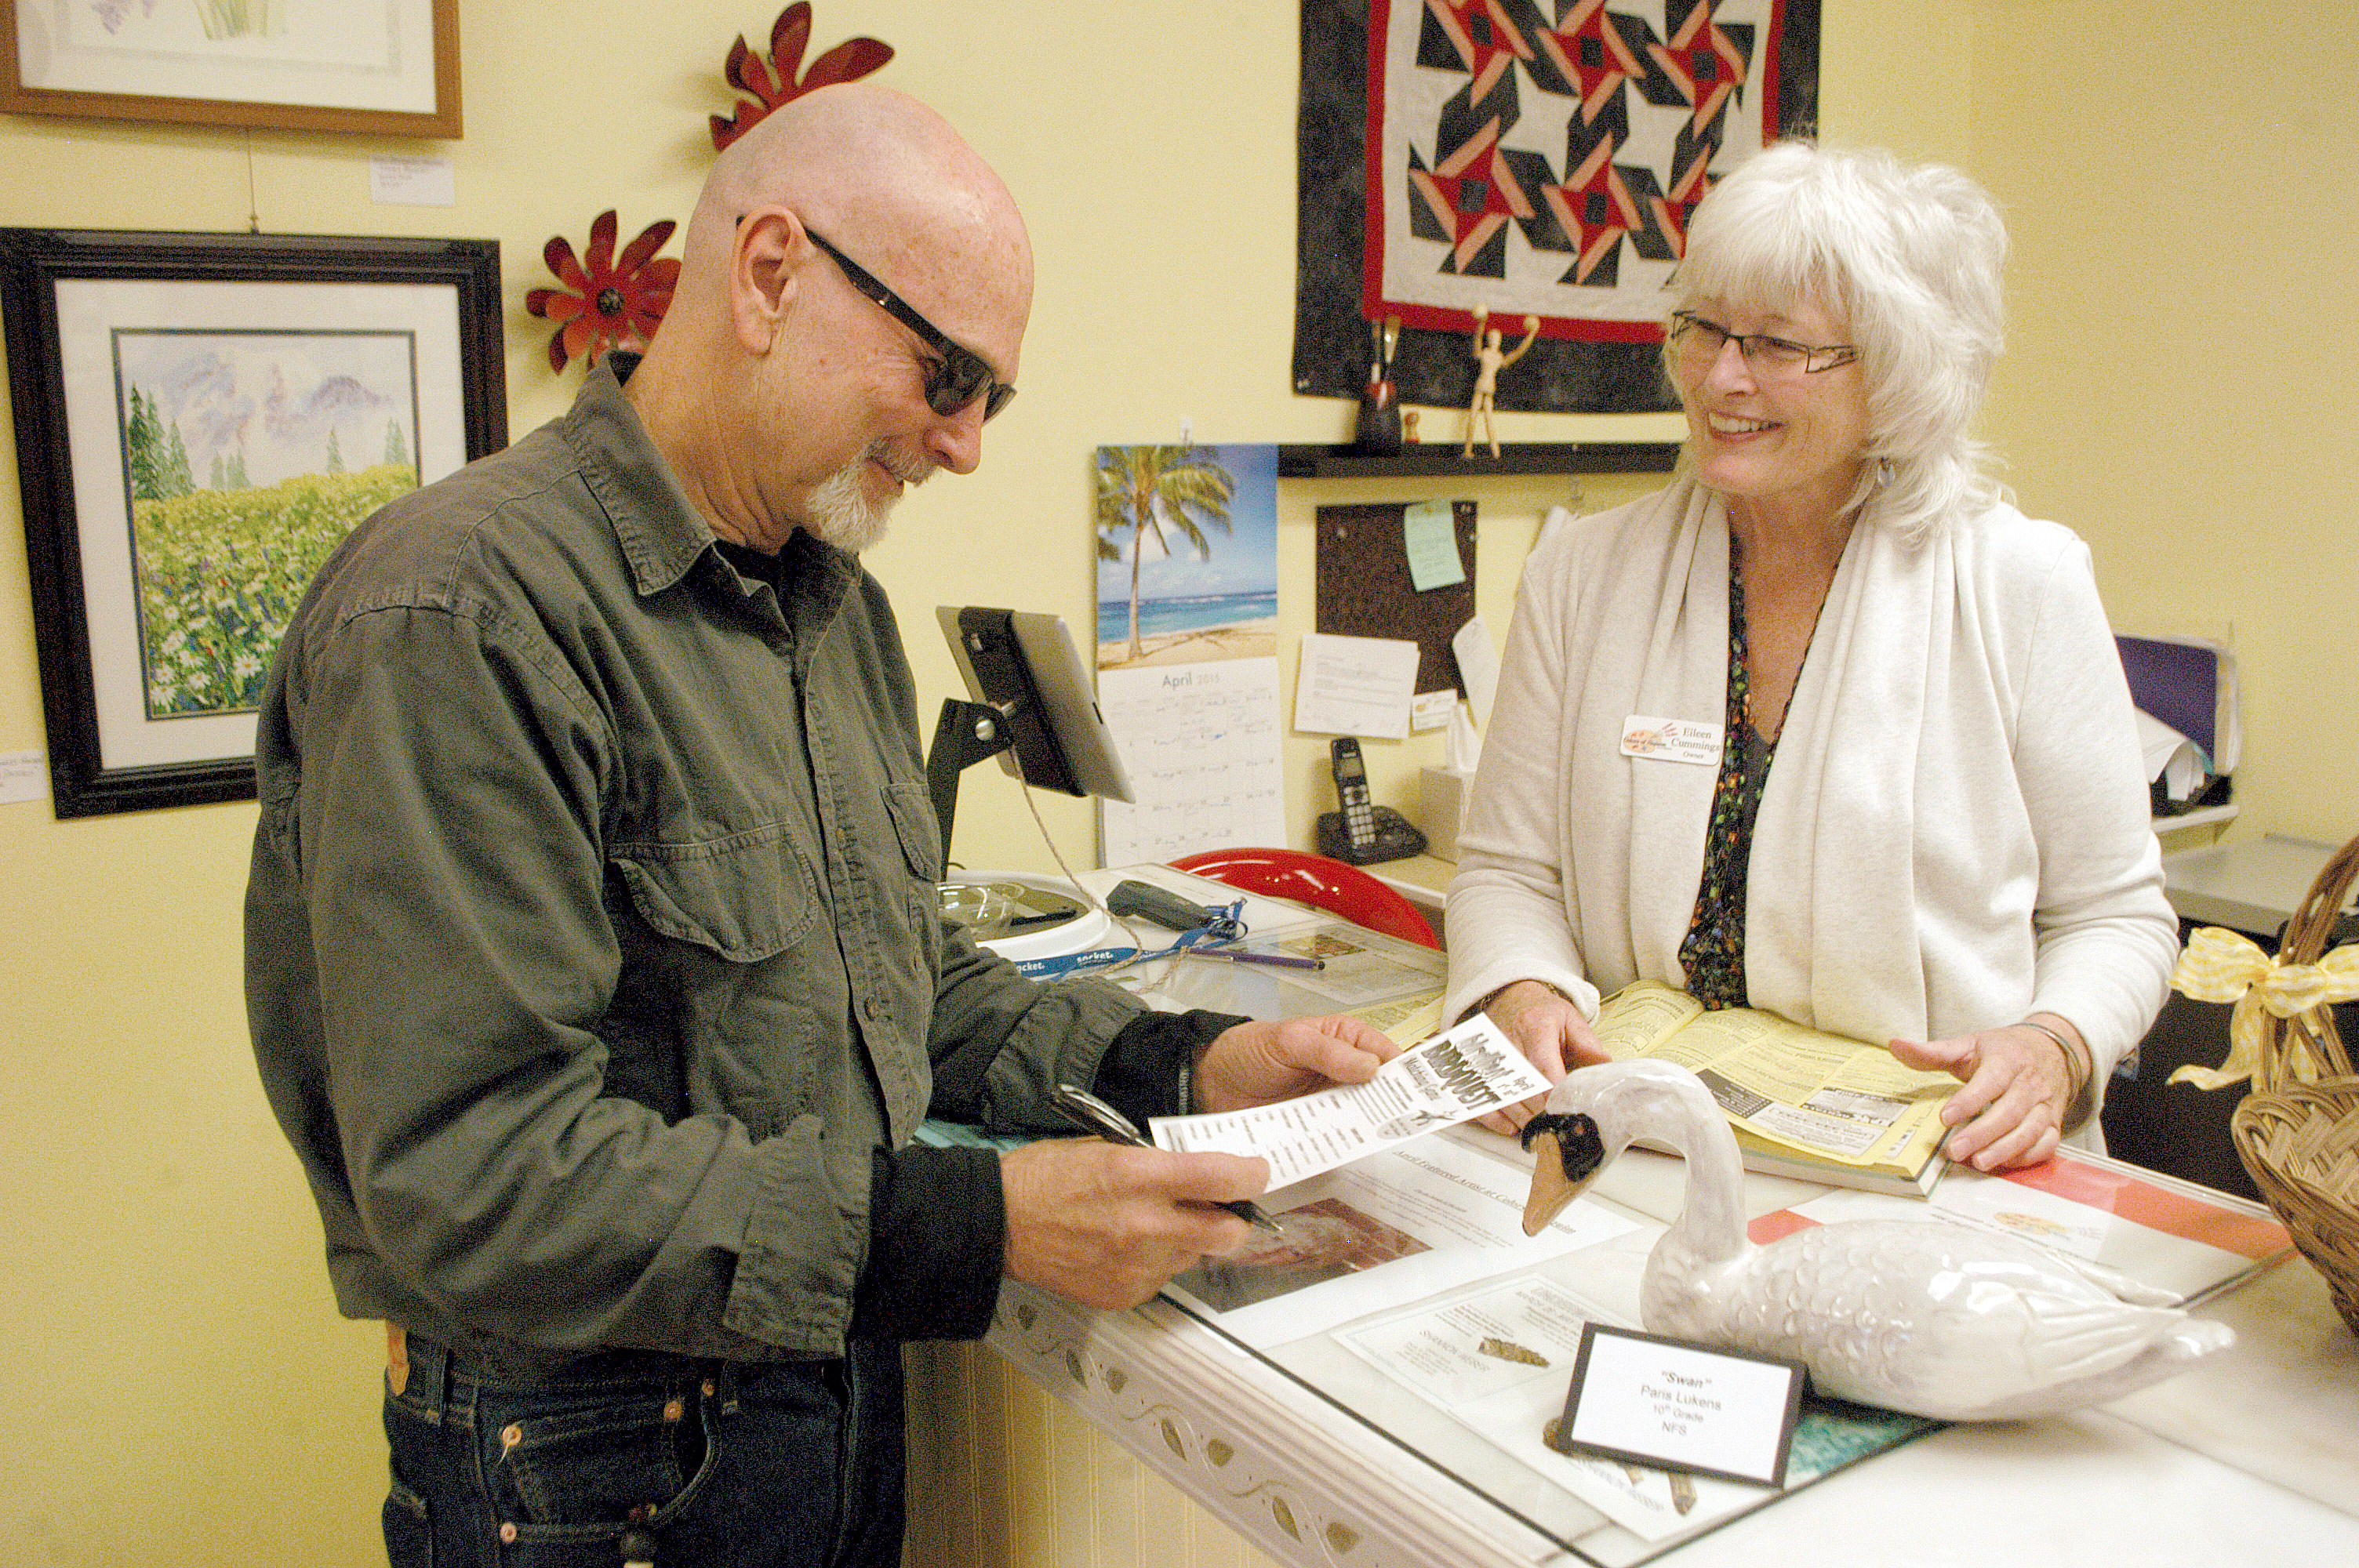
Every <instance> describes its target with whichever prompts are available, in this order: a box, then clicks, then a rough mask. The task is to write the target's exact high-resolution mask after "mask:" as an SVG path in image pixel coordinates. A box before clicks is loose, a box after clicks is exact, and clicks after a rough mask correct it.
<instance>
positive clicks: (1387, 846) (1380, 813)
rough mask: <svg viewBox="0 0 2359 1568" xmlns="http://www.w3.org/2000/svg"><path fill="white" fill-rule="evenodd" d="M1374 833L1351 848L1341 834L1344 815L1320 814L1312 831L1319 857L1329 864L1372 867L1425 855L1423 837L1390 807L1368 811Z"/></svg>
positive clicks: (1330, 812)
mask: <svg viewBox="0 0 2359 1568" xmlns="http://www.w3.org/2000/svg"><path fill="white" fill-rule="evenodd" d="M1371 811H1372V814H1373V815H1374V816H1375V822H1376V830H1375V836H1374V837H1373V838H1369V839H1368V840H1367V841H1365V842H1364V843H1360V844H1354V843H1353V842H1352V840H1351V839H1350V838H1348V837H1346V836H1345V834H1344V832H1343V813H1342V812H1340V811H1329V812H1322V813H1321V815H1320V817H1319V821H1318V823H1317V825H1316V827H1314V829H1313V835H1312V836H1313V840H1314V842H1315V843H1316V845H1317V848H1318V850H1319V852H1320V853H1321V854H1322V855H1325V856H1327V857H1328V858H1330V859H1331V860H1343V861H1345V862H1347V863H1349V864H1351V865H1354V866H1369V865H1375V863H1377V862H1378V861H1380V860H1408V858H1409V857H1410V856H1412V855H1422V854H1424V853H1425V835H1424V834H1422V833H1420V832H1419V831H1418V830H1417V828H1416V827H1414V826H1412V825H1411V824H1410V822H1409V820H1408V818H1407V817H1405V816H1402V815H1401V814H1400V813H1399V812H1397V811H1395V810H1394V809H1393V808H1392V807H1391V806H1375V807H1372V808H1371Z"/></svg>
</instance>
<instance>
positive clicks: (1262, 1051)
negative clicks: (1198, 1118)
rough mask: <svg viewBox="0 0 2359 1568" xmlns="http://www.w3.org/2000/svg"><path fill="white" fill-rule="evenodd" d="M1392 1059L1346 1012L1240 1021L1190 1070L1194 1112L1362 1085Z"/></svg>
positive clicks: (1377, 1036) (1380, 1039)
mask: <svg viewBox="0 0 2359 1568" xmlns="http://www.w3.org/2000/svg"><path fill="white" fill-rule="evenodd" d="M1399 1054H1400V1047H1399V1046H1397V1045H1396V1044H1393V1043H1392V1041H1391V1040H1390V1039H1388V1038H1386V1035H1385V1033H1384V1032H1383V1031H1382V1030H1380V1029H1377V1028H1376V1027H1375V1025H1373V1024H1370V1023H1365V1022H1362V1021H1361V1020H1359V1019H1356V1018H1353V1017H1352V1016H1350V1015H1349V1014H1347V1013H1343V1014H1337V1015H1336V1016H1334V1017H1332V1018H1289V1019H1287V1020H1285V1021H1284V1022H1263V1021H1260V1020H1256V1021H1255V1022H1251V1023H1240V1024H1237V1025H1236V1026H1234V1028H1231V1029H1225V1030H1223V1031H1222V1032H1221V1033H1219V1034H1218V1035H1216V1036H1214V1037H1213V1040H1212V1044H1210V1045H1208V1046H1206V1047H1205V1049H1204V1055H1203V1059H1202V1060H1201V1061H1200V1062H1198V1063H1197V1064H1196V1075H1195V1085H1194V1096H1195V1102H1196V1103H1195V1107H1194V1108H1196V1109H1197V1110H1201V1111H1218V1110H1243V1109H1245V1108H1246V1107H1248V1106H1256V1105H1269V1104H1272V1103H1274V1102H1276V1101H1277V1100H1282V1099H1292V1098H1295V1097H1296V1096H1297V1095H1306V1094H1309V1093H1310V1092H1311V1091H1312V1090H1313V1089H1323V1088H1326V1087H1330V1086H1331V1085H1334V1084H1364V1083H1366V1082H1367V1081H1368V1080H1369V1079H1370V1078H1373V1077H1375V1076H1376V1069H1377V1068H1378V1067H1381V1066H1383V1065H1385V1064H1386V1062H1389V1061H1391V1060H1392V1059H1393V1058H1394V1057H1395V1056H1397V1055H1399Z"/></svg>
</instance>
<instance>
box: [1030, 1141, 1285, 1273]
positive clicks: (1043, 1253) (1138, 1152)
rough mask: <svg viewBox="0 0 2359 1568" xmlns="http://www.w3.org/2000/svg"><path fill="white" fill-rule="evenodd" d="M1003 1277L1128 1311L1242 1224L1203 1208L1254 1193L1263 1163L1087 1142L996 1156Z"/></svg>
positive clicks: (1238, 1241) (1235, 1239)
mask: <svg viewBox="0 0 2359 1568" xmlns="http://www.w3.org/2000/svg"><path fill="white" fill-rule="evenodd" d="M999 1182H1000V1190H1001V1192H1002V1194H1003V1195H1004V1197H1005V1200H1006V1206H1007V1254H1006V1275H1007V1277H1008V1278H1009V1279H1011V1280H1020V1281H1023V1282H1024V1283H1026V1284H1027V1285H1038V1286H1039V1287H1040V1288H1041V1289H1042V1290H1045V1291H1051V1292H1055V1293H1056V1294H1058V1295H1060V1296H1063V1297H1065V1298H1066V1299H1068V1300H1070V1301H1076V1302H1079V1303H1082V1305H1084V1306H1093V1307H1106V1308H1126V1307H1135V1306H1136V1305H1138V1304H1139V1303H1141V1302H1144V1301H1146V1300H1147V1299H1148V1298H1150V1297H1152V1296H1153V1295H1154V1294H1155V1292H1158V1291H1159V1290H1161V1289H1162V1288H1163V1283H1164V1281H1167V1280H1169V1279H1170V1278H1171V1276H1172V1275H1174V1274H1177V1273H1180V1272H1181V1271H1185V1270H1187V1269H1190V1268H1193V1267H1194V1266H1195V1265H1196V1263H1197V1261H1198V1260H1201V1258H1203V1257H1204V1255H1205V1254H1207V1253H1214V1254H1221V1253H1228V1252H1234V1251H1235V1250H1236V1249H1238V1248H1240V1247H1242V1246H1244V1245H1245V1238H1247V1236H1248V1235H1250V1234H1251V1227H1249V1226H1247V1225H1246V1223H1245V1221H1244V1220H1242V1219H1239V1218H1238V1217H1236V1216H1234V1215H1233V1214H1230V1213H1229V1212H1227V1211H1226V1210H1225V1209H1219V1208H1214V1207H1212V1205H1214V1204H1220V1203H1230V1202H1234V1201H1235V1200H1236V1199H1238V1198H1250V1197H1256V1196H1259V1195H1260V1194H1261V1192H1262V1190H1263V1189H1264V1188H1266V1186H1268V1185H1269V1164H1268V1162H1266V1161H1263V1160H1248V1159H1245V1158H1243V1157H1241V1156H1238V1155H1235V1154H1174V1153H1171V1152H1169V1151H1168V1150H1162V1149H1133V1148H1128V1147H1125V1146H1124V1145H1122V1144H1118V1143H1107V1142H1103V1141H1099V1140H1097V1139H1090V1138H1058V1139H1049V1140H1044V1141H1041V1142H1038V1143H1027V1144H1026V1145H1025V1146H1024V1147H1023V1148H1021V1149H1016V1150H1011V1151H1009V1152H1007V1153H1005V1154H1003V1155H1001V1156H1000V1157H999Z"/></svg>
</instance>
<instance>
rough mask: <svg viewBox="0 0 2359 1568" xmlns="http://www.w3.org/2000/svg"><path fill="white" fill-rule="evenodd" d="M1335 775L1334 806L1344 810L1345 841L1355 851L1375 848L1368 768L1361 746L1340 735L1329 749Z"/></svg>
mask: <svg viewBox="0 0 2359 1568" xmlns="http://www.w3.org/2000/svg"><path fill="white" fill-rule="evenodd" d="M1328 756H1329V762H1330V765H1331V766H1332V769H1333V771H1334V774H1335V803H1336V805H1338V806H1341V807H1342V808H1343V838H1344V841H1345V842H1346V843H1348V844H1350V845H1351V846H1352V848H1353V849H1373V848H1375V842H1376V815H1375V808H1374V806H1371V805H1370V803H1369V800H1368V764H1367V763H1366V762H1364V761H1363V760H1362V758H1361V756H1360V742H1359V741H1357V740H1355V739H1353V737H1352V736H1349V735H1338V736H1336V737H1335V738H1334V740H1333V741H1331V742H1330V743H1329V745H1328Z"/></svg>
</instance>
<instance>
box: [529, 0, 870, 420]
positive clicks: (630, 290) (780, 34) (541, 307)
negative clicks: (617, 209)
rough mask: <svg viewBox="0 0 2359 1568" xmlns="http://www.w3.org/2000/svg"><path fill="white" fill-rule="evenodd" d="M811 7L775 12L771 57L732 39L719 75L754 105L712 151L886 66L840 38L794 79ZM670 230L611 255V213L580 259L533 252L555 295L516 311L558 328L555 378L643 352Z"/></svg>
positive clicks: (667, 283)
mask: <svg viewBox="0 0 2359 1568" xmlns="http://www.w3.org/2000/svg"><path fill="white" fill-rule="evenodd" d="M810 31H811V8H810V0H795V3H794V4H793V5H789V6H788V7H787V8H786V9H785V10H783V11H781V12H779V13H778V19H777V21H776V22H775V23H773V24H772V25H771V27H770V52H769V54H768V55H767V56H766V57H765V56H763V55H759V54H756V53H755V52H754V50H753V49H751V48H749V47H748V46H747V45H746V42H745V35H744V34H742V33H741V34H739V35H738V38H737V41H736V43H735V44H734V45H732V46H731V48H730V50H729V59H728V62H727V64H725V65H724V66H723V68H722V74H723V76H725V77H727V78H728V81H729V85H730V86H732V87H734V88H735V89H737V90H738V91H739V92H750V93H752V94H753V95H754V99H755V102H753V103H747V102H746V101H745V100H744V99H742V98H741V99H739V100H738V101H737V105H736V108H735V110H734V113H732V114H730V115H729V116H728V117H726V118H723V116H721V115H719V114H714V115H712V116H710V117H709V118H710V119H711V121H712V147H713V150H714V151H715V152H718V151H720V150H722V149H723V148H724V147H726V146H729V144H730V143H732V142H734V141H735V140H736V139H737V138H738V137H740V136H742V135H745V133H746V132H747V131H749V130H751V129H753V128H754V126H756V124H760V123H761V121H762V119H763V117H764V116H765V115H766V114H769V113H770V112H771V111H772V110H773V109H776V108H777V107H778V106H779V105H780V104H782V103H792V102H793V101H794V100H796V99H798V98H799V97H801V96H802V95H803V94H804V93H806V92H812V91H814V90H815V89H818V88H821V87H828V86H832V85H833V84H835V83H836V82H839V81H858V80H859V79H860V78H862V77H864V76H866V75H868V74H869V73H870V72H871V71H874V70H877V69H878V68H879V67H881V66H883V65H884V64H885V63H886V61H887V60H889V59H892V58H893V49H892V46H891V45H889V44H886V43H882V42H879V41H878V40H877V39H875V38H848V39H846V40H845V41H844V42H843V43H840V44H838V45H836V46H835V47H834V48H833V49H829V50H828V51H827V52H826V53H824V54H822V55H821V56H820V57H819V58H818V59H815V60H813V61H811V62H810V69H809V70H800V67H801V66H802V63H803V51H804V49H808V48H809V47H810ZM799 70H800V74H799V75H798V74H797V73H798V71H799ZM677 227H678V225H677V224H676V223H674V222H672V221H671V220H670V219H669V218H666V219H664V220H663V221H662V222H656V223H650V224H648V225H647V228H646V229H645V230H643V231H642V232H640V234H639V237H638V238H637V239H636V240H633V241H632V242H631V243H629V244H627V245H625V246H624V247H623V253H622V254H620V255H616V254H614V210H613V209H612V208H609V209H608V210H607V211H603V212H601V213H600V214H599V215H598V216H597V218H596V220H595V221H593V222H592V223H591V225H590V246H589V249H588V250H586V251H584V252H583V253H582V255H581V256H580V258H579V259H577V258H576V257H575V256H574V254H573V245H572V243H571V241H569V240H567V239H566V237H565V236H564V235H562V234H558V235H554V236H552V237H551V238H550V240H549V243H548V244H546V245H544V246H542V247H541V253H540V254H541V255H542V257H543V259H545V260H546V261H547V262H548V263H549V271H551V272H553V273H555V274H556V275H557V280H558V282H560V283H561V284H563V285H564V286H565V287H562V288H536V289H534V290H533V291H532V292H531V293H529V294H527V295H526V296H525V301H524V308H526V309H527V311H529V312H531V313H532V314H533V315H535V316H538V317H540V318H541V319H544V320H549V321H554V322H556V323H557V330H556V331H555V332H554V333H553V334H551V335H550V337H549V368H550V369H551V370H553V371H558V372H560V373H561V372H562V371H563V370H564V369H565V367H566V365H567V364H569V363H571V362H573V361H574V360H577V359H578V360H580V361H581V362H582V364H583V366H584V367H585V368H586V367H587V366H590V365H594V364H596V363H597V362H598V361H599V360H600V359H601V358H602V357H603V356H604V354H605V353H606V351H608V350H609V349H645V348H646V347H647V341H648V340H649V339H651V338H653V337H654V336H655V335H656V329H657V328H658V326H660V325H662V323H663V319H664V312H665V311H666V310H668V309H669V308H671V291H672V286H673V285H674V284H675V283H677V282H678V281H679V262H678V261H677V260H675V259H674V258H672V257H670V256H658V255H657V254H656V253H657V252H658V251H659V250H661V249H663V247H664V242H665V241H667V240H669V239H670V238H671V235H672V231H673V230H674V229H675V228H677Z"/></svg>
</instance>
